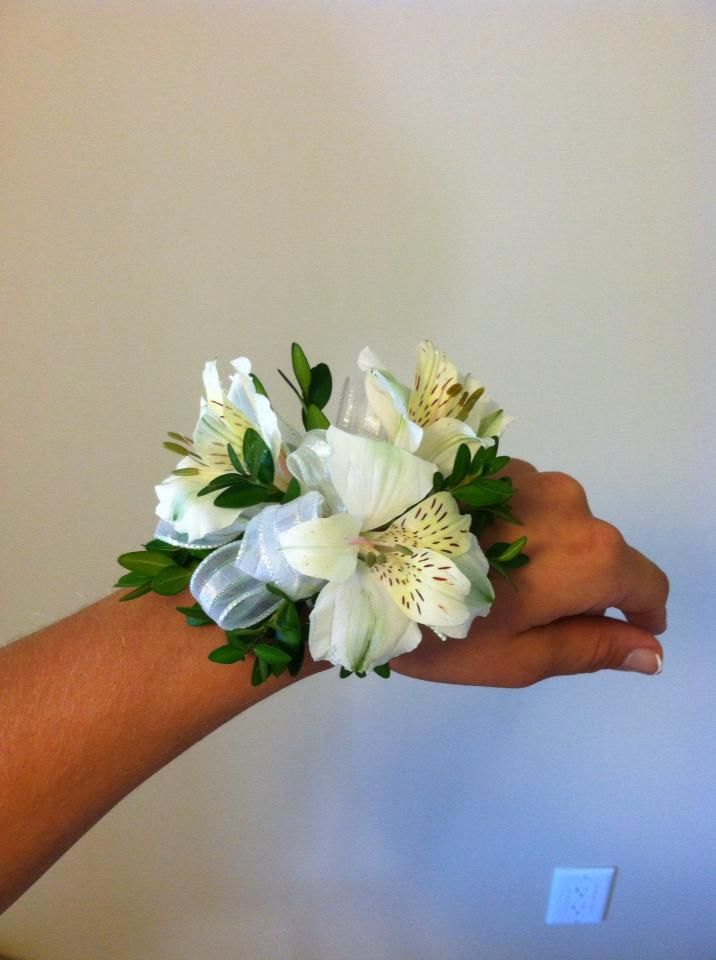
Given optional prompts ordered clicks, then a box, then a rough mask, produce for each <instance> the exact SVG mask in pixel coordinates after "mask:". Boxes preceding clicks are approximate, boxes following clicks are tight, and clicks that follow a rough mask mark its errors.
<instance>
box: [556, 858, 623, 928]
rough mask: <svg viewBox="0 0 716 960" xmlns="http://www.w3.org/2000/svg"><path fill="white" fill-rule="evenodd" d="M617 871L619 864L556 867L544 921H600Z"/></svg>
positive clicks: (604, 915)
mask: <svg viewBox="0 0 716 960" xmlns="http://www.w3.org/2000/svg"><path fill="white" fill-rule="evenodd" d="M616 872H617V868H616V867H582V868H577V869H565V868H563V867H555V870H554V873H553V874H552V887H551V889H550V891H549V902H548V904H547V916H546V917H545V923H601V922H602V920H604V919H605V917H606V914H607V907H608V906H609V898H610V896H611V892H612V887H613V886H614V877H615V875H616Z"/></svg>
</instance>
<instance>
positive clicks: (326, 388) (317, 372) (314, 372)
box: [308, 363, 333, 410]
mask: <svg viewBox="0 0 716 960" xmlns="http://www.w3.org/2000/svg"><path fill="white" fill-rule="evenodd" d="M332 390H333V378H332V377H331V371H330V370H329V369H328V366H327V365H326V364H325V363H317V364H316V366H315V367H311V388H310V390H309V391H308V401H309V403H315V405H316V406H317V407H319V408H320V409H321V410H322V409H323V408H324V407H325V405H326V404H327V403H328V401H329V400H330V399H331V392H332Z"/></svg>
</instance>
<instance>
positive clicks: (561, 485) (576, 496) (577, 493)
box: [541, 470, 587, 507]
mask: <svg viewBox="0 0 716 960" xmlns="http://www.w3.org/2000/svg"><path fill="white" fill-rule="evenodd" d="M541 478H542V483H543V484H544V486H545V488H546V491H547V493H548V495H549V496H550V497H551V498H552V499H554V500H558V501H560V502H561V503H569V504H574V505H576V506H579V507H586V505H587V495H586V493H585V492H584V487H583V486H582V484H581V483H580V482H579V481H578V480H575V479H574V477H572V476H570V475H569V474H568V473H562V472H561V471H560V470H551V471H549V472H547V473H543V474H542V475H541Z"/></svg>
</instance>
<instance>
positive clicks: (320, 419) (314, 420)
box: [303, 403, 331, 430]
mask: <svg viewBox="0 0 716 960" xmlns="http://www.w3.org/2000/svg"><path fill="white" fill-rule="evenodd" d="M303 425H304V427H305V428H306V430H327V429H328V427H330V425H331V421H330V420H329V419H328V417H327V416H326V415H325V413H324V412H323V411H322V410H319V409H318V407H317V406H316V404H315V403H309V405H308V406H307V407H306V409H305V410H304V411H303Z"/></svg>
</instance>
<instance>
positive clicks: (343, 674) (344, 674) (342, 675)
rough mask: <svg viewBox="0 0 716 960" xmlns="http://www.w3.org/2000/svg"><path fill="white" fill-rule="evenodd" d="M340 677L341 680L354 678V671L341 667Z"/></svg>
mask: <svg viewBox="0 0 716 960" xmlns="http://www.w3.org/2000/svg"><path fill="white" fill-rule="evenodd" d="M338 676H339V677H340V678H341V680H345V679H346V677H352V676H353V671H352V670H346V668H345V667H341V669H340V672H339V674H338Z"/></svg>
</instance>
